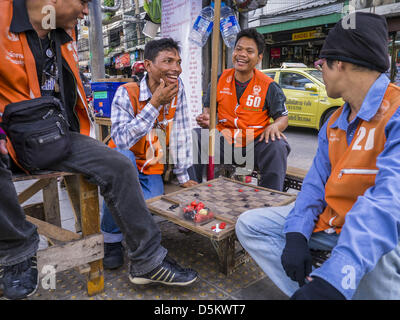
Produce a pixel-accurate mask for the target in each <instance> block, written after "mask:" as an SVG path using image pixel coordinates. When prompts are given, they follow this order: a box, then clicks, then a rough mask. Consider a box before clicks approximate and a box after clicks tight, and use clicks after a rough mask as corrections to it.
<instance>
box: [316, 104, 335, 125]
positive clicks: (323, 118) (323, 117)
mask: <svg viewBox="0 0 400 320" xmlns="http://www.w3.org/2000/svg"><path fill="white" fill-rule="evenodd" d="M336 110H337V107H335V108H331V109H329V110H328V111H326V112H325V113H324V114H323V115H322V117H321V120H320V125H319V128H320V129H321V128H322V126H323V125H324V123H325V122H326V121H328V119H329V118H330V116H331V115H332V114H333V113H334V112H335V111H336Z"/></svg>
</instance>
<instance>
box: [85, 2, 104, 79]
mask: <svg viewBox="0 0 400 320" xmlns="http://www.w3.org/2000/svg"><path fill="white" fill-rule="evenodd" d="M100 1H101V0H92V1H91V2H89V21H90V26H89V46H90V67H91V72H92V81H97V80H98V79H101V78H104V76H105V67H104V45H103V25H102V14H101V7H100Z"/></svg>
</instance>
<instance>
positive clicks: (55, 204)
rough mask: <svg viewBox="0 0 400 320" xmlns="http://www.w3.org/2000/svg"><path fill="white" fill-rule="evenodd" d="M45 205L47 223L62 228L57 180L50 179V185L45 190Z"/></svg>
mask: <svg viewBox="0 0 400 320" xmlns="http://www.w3.org/2000/svg"><path fill="white" fill-rule="evenodd" d="M43 204H44V216H45V221H46V222H48V223H51V224H52V225H55V226H57V227H61V215H60V198H59V196H58V184H57V178H52V179H50V182H49V184H48V185H47V186H45V187H44V188H43Z"/></svg>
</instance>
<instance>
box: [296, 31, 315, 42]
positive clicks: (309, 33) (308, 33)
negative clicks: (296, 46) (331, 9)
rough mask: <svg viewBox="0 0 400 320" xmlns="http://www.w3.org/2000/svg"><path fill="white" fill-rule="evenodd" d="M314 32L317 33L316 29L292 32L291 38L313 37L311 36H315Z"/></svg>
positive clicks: (304, 38) (303, 38)
mask: <svg viewBox="0 0 400 320" xmlns="http://www.w3.org/2000/svg"><path fill="white" fill-rule="evenodd" d="M316 33H317V30H311V31H305V32H297V33H292V40H293V41H296V40H306V39H313V38H315V34H316Z"/></svg>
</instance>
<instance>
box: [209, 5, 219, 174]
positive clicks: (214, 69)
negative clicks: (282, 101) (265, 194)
mask: <svg viewBox="0 0 400 320" xmlns="http://www.w3.org/2000/svg"><path fill="white" fill-rule="evenodd" d="M220 16H221V0H215V3H214V26H213V33H212V55H211V56H212V63H211V93H210V128H209V130H210V138H209V156H208V161H209V162H208V173H207V178H208V180H211V179H214V157H215V130H216V129H215V123H216V110H217V78H218V61H219V54H218V51H219V50H218V49H219V20H220Z"/></svg>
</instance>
